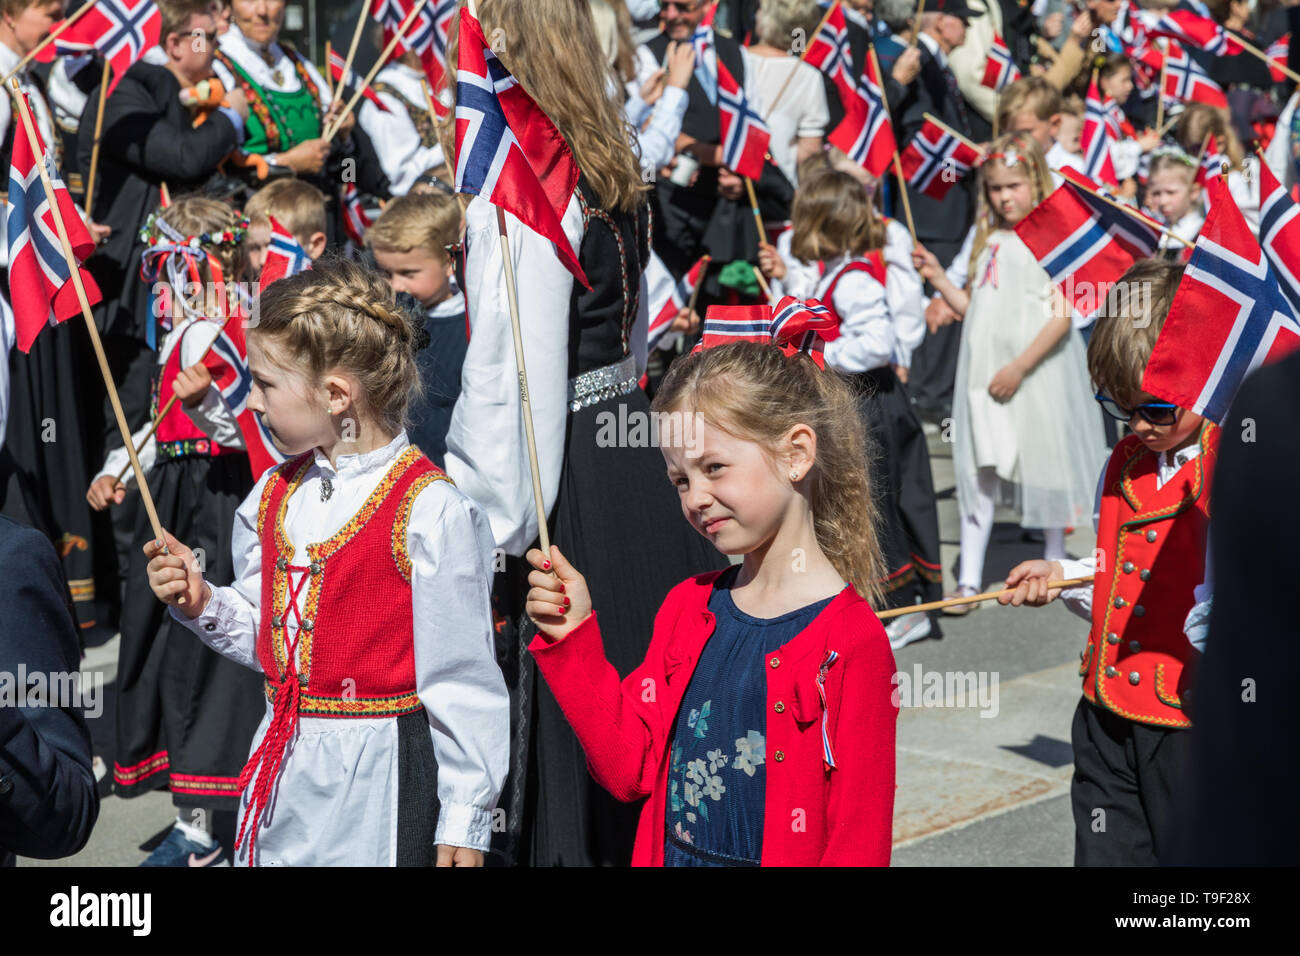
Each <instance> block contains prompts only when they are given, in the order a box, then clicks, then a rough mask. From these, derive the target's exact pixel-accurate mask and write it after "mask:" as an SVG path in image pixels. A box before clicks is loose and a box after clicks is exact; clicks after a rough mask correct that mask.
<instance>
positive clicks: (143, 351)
mask: <svg viewBox="0 0 1300 956" xmlns="http://www.w3.org/2000/svg"><path fill="white" fill-rule="evenodd" d="M172 10H176V11H178V12H179V13H180V14H182V16H179V17H177V18H176V19H171V17H175V16H176V14H172V13H170V11H172ZM167 11H168V12H167V13H164V21H165V22H164V23H163V24H162V27H161V31H162V39H161V40H160V41H159V44H158V45H159V49H160V50H162V52H163V53H164V54H165V55H166V57H167V65H166V66H156V65H154V64H152V63H146V62H144V61H141V62H138V63H136V64H135V65H133V66H132V67H131V68H130V69H129V70H127V71H126V73H125V74H124V75H123V76H122V79H121V80H120V81H119V82H118V84H117V87H116V88H115V89H114V90H113V93H112V95H111V96H109V97H108V100H107V101H106V103H105V106H104V126H103V133H102V135H101V137H100V146H99V163H98V171H97V172H96V182H95V195H94V199H93V201H94V209H93V210H92V216H93V218H94V219H95V220H96V221H97V222H101V223H104V224H105V225H108V226H110V227H111V228H112V230H113V231H112V233H111V234H110V235H109V237H108V239H107V240H106V241H105V242H104V244H103V245H101V246H100V247H99V248H98V249H97V250H96V251H95V253H94V254H93V255H92V256H91V257H90V258H89V259H88V260H87V261H86V268H87V269H88V270H89V271H90V272H91V274H92V275H93V276H94V277H95V281H96V283H98V285H99V288H100V290H101V292H102V293H103V295H104V302H103V304H102V305H101V306H99V307H98V308H97V311H96V321H97V323H98V325H99V328H100V331H101V334H102V336H103V339H104V348H105V351H106V352H107V353H108V359H109V366H110V368H111V370H112V372H113V379H114V381H115V383H116V384H117V391H118V395H119V396H120V397H121V399H122V408H123V411H124V412H125V413H126V418H127V424H129V425H130V426H131V428H132V429H135V428H139V427H140V425H142V424H143V423H144V422H145V420H146V419H147V417H148V415H149V394H150V391H149V390H150V382H151V379H152V376H153V372H154V365H155V364H156V362H157V353H156V352H155V351H154V350H153V349H152V348H151V347H150V345H149V340H150V331H151V326H152V325H153V323H154V322H155V320H154V318H153V317H152V315H151V313H150V308H149V288H148V285H147V283H145V281H144V280H143V279H141V278H140V253H141V252H143V251H144V243H143V242H141V240H140V236H139V233H140V227H141V226H143V225H144V222H145V219H146V218H147V217H148V215H149V213H151V212H153V211H154V210H155V209H156V208H157V207H158V204H159V202H160V196H161V186H162V184H163V183H166V184H167V188H168V190H169V192H170V193H171V195H173V196H179V195H181V194H183V193H186V192H192V191H195V190H198V189H200V188H201V187H203V186H204V184H205V183H207V182H208V181H209V180H210V179H211V178H212V177H213V175H214V174H215V173H216V172H217V166H218V164H220V163H221V161H222V160H223V159H224V158H225V157H226V156H227V155H229V154H230V153H231V152H232V151H233V150H234V149H235V148H236V147H237V146H238V145H239V143H240V141H241V139H242V137H243V121H244V118H245V117H246V116H247V106H246V104H245V102H244V97H243V94H242V93H240V92H239V91H234V92H232V93H230V94H229V101H230V103H231V106H230V107H225V108H222V109H220V110H216V111H213V112H211V113H209V114H208V117H207V119H206V120H204V121H203V122H202V123H201V124H200V125H198V126H195V125H194V116H193V114H191V112H190V110H189V109H188V108H187V107H185V106H184V105H182V104H181V100H180V95H181V90H182V89H183V88H187V87H192V86H194V85H195V84H196V83H198V82H200V81H201V80H204V79H207V78H208V77H210V76H212V57H213V51H214V50H215V49H216V36H215V30H216V24H215V21H214V19H213V16H212V13H211V7H210V5H208V4H206V3H204V2H203V0H184V2H182V3H179V4H170V5H168V7H167ZM200 37H201V38H203V39H204V41H205V42H203V43H196V42H195V41H196V39H198V38H200ZM98 107H99V89H98V87H96V88H95V90H94V91H92V93H91V95H90V96H89V98H88V99H87V101H86V109H85V112H84V113H83V115H82V118H81V127H80V136H79V140H78V150H77V160H78V163H79V165H80V167H81V169H82V171H83V173H85V172H88V171H89V168H90V156H91V149H92V146H93V145H94V135H95V113H96V111H97V109H98ZM154 331H155V333H156V330H154ZM156 338H157V340H158V341H161V335H156ZM91 383H93V386H98V385H99V383H98V382H97V381H96V380H93V379H92V380H90V381H89V382H88V384H91ZM93 386H92V387H93ZM98 395H99V396H100V397H101V398H102V402H101V409H102V410H101V418H100V419H99V420H98V421H97V422H96V425H97V426H98V427H97V428H95V429H87V431H88V432H92V433H95V435H96V437H97V438H98V440H97V441H95V442H93V443H92V445H91V447H90V448H89V449H88V454H89V456H90V459H91V462H90V466H91V467H90V474H94V473H95V471H97V470H98V468H99V465H100V463H101V462H102V461H103V455H104V451H105V450H106V449H110V448H116V447H120V446H121V444H122V439H121V434H120V433H119V431H118V428H117V424H116V422H115V420H114V418H113V415H112V410H111V408H110V407H109V406H108V402H107V396H106V395H105V393H104V390H103V388H102V386H99V388H98ZM138 501H139V498H138V496H137V495H134V494H133V495H129V496H128V497H127V499H126V501H125V502H123V504H122V505H119V506H117V507H116V508H114V509H113V511H112V522H113V527H114V529H115V533H114V537H115V538H116V539H117V552H118V559H117V562H116V564H117V566H118V567H119V568H120V569H121V570H122V571H123V573H124V572H125V569H126V567H127V559H128V552H129V549H130V547H131V542H130V538H131V534H132V531H133V529H134V527H135V509H136V506H137V502H138ZM110 563H111V562H110Z"/></svg>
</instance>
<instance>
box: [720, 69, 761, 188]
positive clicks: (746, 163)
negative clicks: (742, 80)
mask: <svg viewBox="0 0 1300 956" xmlns="http://www.w3.org/2000/svg"><path fill="white" fill-rule="evenodd" d="M718 122H719V124H720V128H721V131H722V165H723V166H726V167H727V168H728V169H730V170H731V171H732V172H734V173H735V174H736V175H737V176H747V177H748V178H750V179H758V178H759V177H761V176H762V175H763V164H764V162H766V160H765V159H764V155H765V154H766V153H767V147H768V143H770V142H771V141H772V134H771V132H770V131H769V130H768V128H767V124H766V123H764V122H763V117H761V116H759V115H758V112H757V111H756V110H754V109H753V108H752V107H751V106H750V104H749V99H748V98H747V97H746V96H745V91H744V90H743V89H742V88H741V86H740V84H739V83H737V82H736V80H735V78H734V77H732V75H731V71H730V70H728V69H727V66H726V64H725V63H723V62H722V60H718Z"/></svg>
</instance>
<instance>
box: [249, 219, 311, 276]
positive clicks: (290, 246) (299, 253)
mask: <svg viewBox="0 0 1300 956" xmlns="http://www.w3.org/2000/svg"><path fill="white" fill-rule="evenodd" d="M270 219H271V242H270V245H268V246H267V247H266V262H265V263H264V264H263V265H262V275H261V277H260V278H259V279H258V283H257V290H258V291H259V292H265V291H266V287H267V286H269V285H270V284H271V283H272V282H278V281H280V280H281V279H287V278H288V277H289V276H296V275H297V274H298V273H299V272H306V271H307V270H308V269H310V268H311V257H310V256H309V255H307V250H306V249H304V248H303V247H302V246H300V245H299V244H298V240H297V239H295V238H294V237H293V233H291V232H290V231H289V230H288V229H286V228H285V227H284V226H282V225H281V224H280V220H278V219H276V218H275V217H274V216H271V217H270Z"/></svg>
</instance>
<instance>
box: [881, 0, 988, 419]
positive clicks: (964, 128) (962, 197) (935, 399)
mask: <svg viewBox="0 0 1300 956" xmlns="http://www.w3.org/2000/svg"><path fill="white" fill-rule="evenodd" d="M974 16H975V14H974V11H972V10H971V9H970V7H968V6H966V4H965V3H964V2H963V0H935V2H934V3H932V4H927V6H926V10H925V13H924V14H923V15H922V17H921V32H920V36H919V39H918V43H917V46H918V48H919V49H920V51H921V69H920V73H919V74H918V75H917V77H916V79H914V80H913V81H912V82H911V83H909V84H908V85H907V87H906V89H905V90H904V92H903V96H902V99H901V101H900V102H899V103H898V105H897V107H896V110H895V113H894V116H895V117H896V122H897V124H898V127H899V137H898V143H899V149H900V150H903V149H906V147H907V144H908V143H910V142H911V141H912V139H913V138H914V137H915V136H916V135H917V134H918V133H919V132H920V130H921V128H922V126H924V125H925V114H926V113H929V114H930V115H932V116H934V117H936V118H938V119H939V120H940V121H941V122H943V123H944V124H946V125H947V126H949V127H950V128H952V129H954V130H956V131H957V132H958V133H961V134H962V135H963V136H965V137H967V138H974V137H975V136H976V135H977V130H976V128H975V124H976V119H975V117H976V114H975V112H974V110H973V109H972V108H971V107H970V106H969V105H968V104H967V103H966V101H965V99H963V97H962V95H961V92H960V91H959V90H958V89H957V79H956V77H954V76H953V73H952V70H950V69H949V68H948V66H947V55H948V53H950V52H951V51H952V50H954V49H956V48H957V47H959V46H961V45H962V43H963V42H965V39H966V23H967V21H969V20H971V19H972V18H973V17H974ZM907 192H908V198H909V200H910V201H911V206H912V218H913V221H914V222H915V223H916V237H917V240H918V241H919V242H920V243H921V244H922V245H923V246H925V247H926V248H927V249H929V250H930V251H931V252H933V253H934V254H935V255H936V256H937V257H938V258H939V262H940V263H942V264H943V265H944V266H945V267H946V266H947V265H948V264H949V263H951V262H952V260H953V258H954V257H955V256H956V255H957V252H958V251H959V250H960V249H961V244H962V240H963V239H964V238H965V237H966V230H967V229H969V228H970V224H971V221H972V219H973V217H974V209H975V176H974V174H973V173H972V174H970V175H967V176H966V177H965V178H964V179H962V180H961V181H960V182H958V183H956V184H955V185H954V186H953V187H952V188H951V189H949V190H948V194H947V195H946V196H944V198H943V199H942V200H938V199H931V198H930V197H929V196H926V195H925V194H924V193H921V192H919V191H918V190H915V189H912V188H910V187H909V188H908V191H907ZM960 340H961V326H960V325H957V324H955V323H954V324H950V325H945V326H942V327H940V328H939V329H937V330H936V331H934V332H930V333H929V334H927V335H926V337H925V339H924V341H922V343H921V346H920V347H919V348H918V349H917V350H916V351H915V352H914V353H913V355H912V368H911V373H910V377H909V379H908V388H909V390H910V391H911V393H912V397H913V399H914V400H915V402H916V404H917V406H918V409H919V410H920V411H921V413H922V414H923V415H926V416H927V417H931V416H932V417H943V416H944V415H946V414H947V410H948V409H949V408H950V407H951V405H952V388H953V381H954V379H955V377H956V374H957V346H958V343H959V342H960Z"/></svg>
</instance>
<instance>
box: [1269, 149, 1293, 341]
mask: <svg viewBox="0 0 1300 956" xmlns="http://www.w3.org/2000/svg"><path fill="white" fill-rule="evenodd" d="M1259 238H1260V245H1261V247H1263V249H1264V254H1265V255H1266V256H1268V261H1269V265H1271V266H1272V267H1273V273H1274V275H1276V276H1277V279H1278V285H1279V286H1281V288H1282V294H1283V295H1285V296H1286V297H1287V301H1289V302H1290V303H1291V314H1292V315H1294V316H1296V317H1297V318H1300V206H1297V205H1296V204H1295V203H1294V202H1292V201H1291V197H1290V196H1288V195H1287V192H1286V190H1285V189H1284V188H1282V184H1281V183H1280V182H1278V181H1277V177H1276V176H1274V175H1273V171H1272V170H1271V169H1269V168H1268V163H1266V162H1264V161H1263V160H1260V163H1259Z"/></svg>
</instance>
